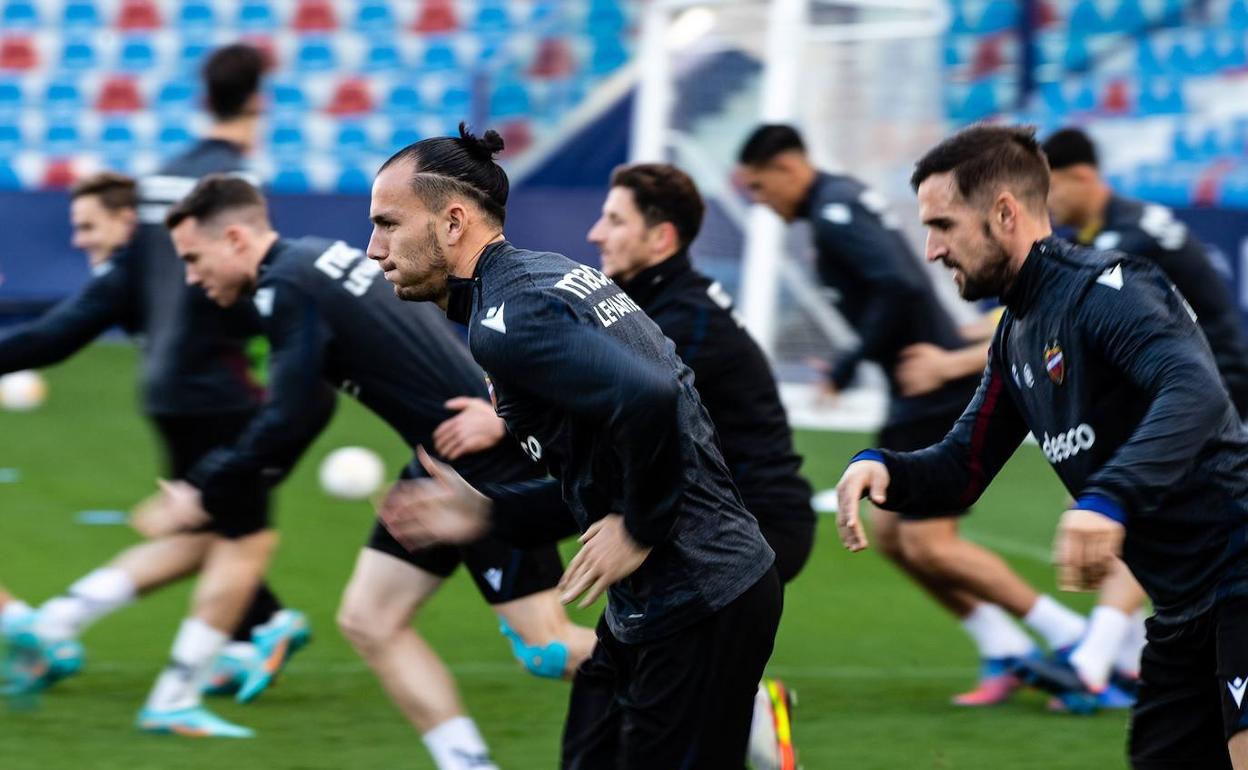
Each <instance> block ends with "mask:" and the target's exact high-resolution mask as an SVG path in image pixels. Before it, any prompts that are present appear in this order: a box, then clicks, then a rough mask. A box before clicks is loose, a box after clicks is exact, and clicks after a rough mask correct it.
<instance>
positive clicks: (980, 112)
mask: <svg viewBox="0 0 1248 770" xmlns="http://www.w3.org/2000/svg"><path fill="white" fill-rule="evenodd" d="M999 109H1000V105H998V104H997V89H996V85H995V83H994V82H993V79H992V78H985V79H983V80H980V81H979V82H977V83H974V84H973V85H971V87H970V89H969V90H967V92H966V99H965V100H963V102H962V105H961V109H960V116H961V119H962V120H964V121H967V122H970V121H974V120H979V119H980V118H986V117H988V116H989V115H995V114H996V113H997V111H998V110H999Z"/></svg>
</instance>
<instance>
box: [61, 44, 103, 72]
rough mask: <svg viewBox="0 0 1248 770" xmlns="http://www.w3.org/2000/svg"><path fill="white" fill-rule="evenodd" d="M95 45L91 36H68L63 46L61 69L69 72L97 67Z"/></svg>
mask: <svg viewBox="0 0 1248 770" xmlns="http://www.w3.org/2000/svg"><path fill="white" fill-rule="evenodd" d="M98 63H99V62H98V57H97V56H96V53H95V45H94V44H92V42H91V39H90V38H89V37H81V38H78V37H67V38H65V42H64V45H63V46H62V47H61V69H62V70H66V71H69V72H82V71H85V70H91V69H95V68H96V66H97V65H98Z"/></svg>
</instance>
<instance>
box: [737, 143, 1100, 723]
mask: <svg viewBox="0 0 1248 770" xmlns="http://www.w3.org/2000/svg"><path fill="white" fill-rule="evenodd" d="M739 160H740V166H739V172H740V175H741V177H742V179H743V181H744V182H745V184H746V186H747V188H748V189H749V191H750V194H751V195H752V196H753V197H754V199H755V200H756V201H757V202H759V203H762V204H764V205H766V206H768V207H769V208H771V209H772V210H773V211H775V212H776V213H777V214H778V215H780V217H781V218H782V219H784V220H785V221H787V222H792V221H795V220H798V219H806V220H809V221H810V223H811V225H812V227H813V236H814V245H815V249H816V251H817V262H816V266H817V269H818V274H819V277H820V278H821V279H822V280H823V281H824V283H826V284H827V285H828V286H830V287H832V288H834V289H835V290H836V291H837V292H838V293H839V295H840V304H839V309H840V310H841V312H842V313H843V314H844V315H845V318H846V320H848V321H849V323H850V324H851V325H852V326H853V327H854V329H855V330H856V331H857V332H858V335H859V337H860V338H861V340H862V342H861V345H860V346H859V347H858V348H857V349H855V350H852V351H850V352H848V353H846V354H845V355H843V356H842V357H841V358H840V359H839V360H837V361H836V362H835V365H834V366H833V369H832V373H831V386H832V387H833V388H835V389H837V390H840V389H843V388H845V386H847V385H848V384H849V382H850V380H851V379H852V378H853V375H854V372H855V371H856V369H857V366H858V364H859V363H860V362H861V361H863V360H869V361H874V362H875V363H877V364H879V365H880V366H881V367H883V369H884V371H885V373H886V374H887V375H888V377H889V385H890V399H889V408H888V416H887V418H886V420H885V424H884V428H883V429H882V430H881V431H880V435H879V443H880V444H881V445H882V446H885V447H888V448H890V449H894V450H898V451H906V450H913V449H919V448H921V447H924V446H927V445H929V444H931V443H934V442H935V441H938V440H939V439H940V437H941V436H943V435H945V433H946V432H947V431H948V430H949V428H950V426H952V425H953V423H954V421H955V420H956V419H957V417H958V415H959V414H961V412H962V409H963V408H964V407H965V406H966V404H967V402H968V401H969V400H970V398H971V396H972V395H973V393H974V392H975V382H976V380H975V378H974V377H963V378H960V379H957V380H954V381H951V382H948V383H945V384H943V385H942V386H941V387H939V388H937V389H935V390H933V391H931V392H929V393H925V394H923V395H918V396H914V395H907V394H905V393H903V392H902V391H901V389H900V386H899V384H898V383H897V374H896V370H897V366H898V364H899V362H900V351H902V350H903V349H904V348H906V347H908V346H910V345H913V344H915V343H928V344H930V345H933V346H935V347H938V348H942V349H945V350H955V349H960V348H962V347H963V346H965V344H966V341H965V340H964V339H963V338H962V336H961V334H960V333H959V331H958V328H957V326H956V325H955V324H954V322H953V320H952V318H950V316H949V314H948V313H947V312H946V311H945V309H944V307H943V306H942V305H941V303H940V300H939V298H938V297H937V296H936V294H935V290H934V288H933V286H932V285H931V283H930V281H929V279H928V277H927V275H926V273H925V272H924V270H923V266H922V264H921V263H920V262H919V261H918V259H917V258H916V257H915V255H914V254H913V253H912V252H911V250H910V246H909V244H908V243H907V242H906V240H905V236H904V235H903V234H902V232H901V231H900V230H899V229H898V222H897V220H896V217H895V215H894V214H892V213H891V212H890V211H889V210H888V207H887V204H886V202H885V201H884V199H883V198H882V197H881V196H880V195H879V194H878V193H876V192H874V191H872V190H870V189H869V188H867V187H865V186H863V185H862V183H860V182H859V181H857V180H855V179H853V178H852V177H848V176H844V175H836V174H828V173H824V172H821V171H819V170H818V169H817V168H815V166H814V165H813V164H812V163H811V161H810V158H809V156H807V154H806V150H805V145H804V144H803V142H802V138H801V136H800V135H799V134H798V133H797V131H796V130H795V129H793V128H792V127H791V126H785V125H764V126H761V127H759V128H758V129H756V130H755V131H754V132H753V134H751V136H750V137H749V138H748V139H747V140H746V142H745V144H744V145H743V146H742V148H741V152H740V156H739ZM966 511H967V506H966V505H965V504H957V505H950V506H946V507H939V506H935V505H933V506H931V507H929V508H927V509H925V510H916V509H911V510H907V511H905V512H904V513H903V512H894V511H890V510H887V509H884V508H880V507H878V506H875V507H873V508H872V509H871V523H872V529H873V531H874V533H875V536H876V538H877V539H878V541H879V543H880V546H881V549H882V551H883V552H884V555H885V556H886V557H888V558H889V559H890V560H891V561H893V563H895V564H896V565H897V566H898V567H900V568H901V569H902V571H904V572H905V573H906V574H907V575H909V576H910V577H911V578H912V579H914V580H915V581H916V582H917V583H918V584H919V585H920V586H921V587H923V588H924V589H925V590H926V591H927V592H928V593H929V594H930V595H931V596H932V597H933V598H934V599H935V600H936V601H937V602H938V603H939V604H940V605H941V606H943V607H944V608H945V609H946V610H948V611H949V612H951V613H952V614H953V615H954V616H955V617H957V618H958V619H959V620H960V621H961V623H962V626H963V628H964V629H965V630H966V632H967V633H968V634H969V635H970V636H971V638H972V639H973V640H974V641H975V644H976V646H977V647H978V649H979V655H980V658H981V661H982V676H981V679H980V682H979V684H978V686H977V687H976V688H975V689H974V690H973V691H971V692H968V693H965V694H963V695H959V696H957V697H955V698H954V702H955V703H958V704H961V705H969V706H977V705H988V704H994V703H1000V702H1002V701H1004V700H1005V699H1007V698H1008V697H1009V696H1010V695H1011V694H1012V693H1013V692H1014V690H1015V689H1017V687H1018V684H1019V683H1018V680H1017V679H1016V678H1015V676H1014V675H1013V673H1012V669H1013V667H1014V665H1015V664H1016V663H1017V661H1018V660H1020V659H1023V658H1026V657H1028V656H1032V655H1034V654H1035V646H1034V644H1033V642H1032V641H1031V638H1030V637H1029V636H1028V635H1027V634H1026V633H1024V632H1023V630H1022V629H1020V628H1018V626H1017V625H1016V624H1015V622H1014V620H1013V619H1012V618H1011V617H1010V616H1011V615H1013V617H1014V618H1018V619H1021V620H1022V621H1023V622H1024V623H1025V624H1026V625H1027V626H1029V627H1030V628H1031V629H1032V630H1034V631H1036V632H1037V633H1038V634H1040V636H1041V637H1043V638H1044V640H1045V642H1046V643H1047V644H1048V645H1049V647H1050V648H1052V649H1061V648H1065V647H1068V646H1069V645H1071V644H1074V643H1075V642H1076V641H1078V640H1079V638H1080V637H1081V636H1082V635H1083V632H1084V626H1085V621H1084V619H1083V618H1082V617H1081V616H1080V615H1078V614H1077V613H1075V612H1072V611H1071V610H1068V609H1066V608H1065V607H1063V606H1062V605H1061V604H1059V603H1058V602H1056V601H1055V600H1054V599H1052V598H1051V597H1049V596H1047V595H1041V594H1039V593H1038V592H1037V591H1036V590H1035V589H1033V588H1032V587H1031V586H1030V585H1028V584H1027V582H1026V581H1024V580H1023V578H1021V577H1020V576H1019V575H1018V574H1016V573H1015V572H1014V571H1013V570H1012V569H1011V568H1010V567H1009V566H1008V565H1007V564H1006V563H1005V562H1004V561H1003V560H1002V559H1001V558H1000V557H998V556H997V555H996V554H994V553H992V552H990V551H988V550H987V549H985V548H983V547H981V546H979V545H976V544H974V543H971V542H970V541H968V540H965V539H963V538H962V537H961V536H960V535H959V534H958V518H959V517H960V516H962V515H963V514H965V513H966Z"/></svg>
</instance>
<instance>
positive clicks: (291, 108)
mask: <svg viewBox="0 0 1248 770" xmlns="http://www.w3.org/2000/svg"><path fill="white" fill-rule="evenodd" d="M271 94H272V97H271V100H270V107H271V109H272V111H273V113H274V116H275V117H289V116H291V115H302V114H303V113H305V112H307V111H308V100H307V97H306V96H305V95H304V93H303V89H302V88H300V87H299V85H298V84H297V83H293V82H275V83H273V85H272V91H271Z"/></svg>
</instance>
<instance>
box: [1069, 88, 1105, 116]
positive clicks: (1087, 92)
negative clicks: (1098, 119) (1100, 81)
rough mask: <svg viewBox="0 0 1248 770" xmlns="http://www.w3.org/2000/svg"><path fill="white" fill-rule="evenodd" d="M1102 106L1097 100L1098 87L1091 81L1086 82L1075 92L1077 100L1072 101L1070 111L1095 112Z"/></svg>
mask: <svg viewBox="0 0 1248 770" xmlns="http://www.w3.org/2000/svg"><path fill="white" fill-rule="evenodd" d="M1098 106H1100V104H1099V101H1098V100H1097V98H1096V87H1095V86H1094V85H1093V84H1092V82H1091V81H1089V80H1084V82H1083V84H1082V85H1080V86H1079V90H1078V91H1076V92H1075V98H1074V99H1072V100H1071V101H1070V109H1071V111H1073V112H1095V111H1096V108H1097V107H1098Z"/></svg>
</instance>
